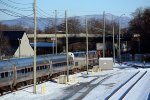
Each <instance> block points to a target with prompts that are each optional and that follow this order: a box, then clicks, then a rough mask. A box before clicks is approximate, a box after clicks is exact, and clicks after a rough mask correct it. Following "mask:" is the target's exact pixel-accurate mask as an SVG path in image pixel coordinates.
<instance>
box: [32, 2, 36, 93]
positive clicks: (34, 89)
mask: <svg viewBox="0 0 150 100" xmlns="http://www.w3.org/2000/svg"><path fill="white" fill-rule="evenodd" d="M33 69H34V71H33V72H34V73H33V74H34V76H33V77H34V87H33V93H34V94H36V0H34V68H33Z"/></svg>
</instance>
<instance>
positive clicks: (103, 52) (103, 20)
mask: <svg viewBox="0 0 150 100" xmlns="http://www.w3.org/2000/svg"><path fill="white" fill-rule="evenodd" d="M103 57H105V11H104V12H103Z"/></svg>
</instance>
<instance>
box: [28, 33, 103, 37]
mask: <svg viewBox="0 0 150 100" xmlns="http://www.w3.org/2000/svg"><path fill="white" fill-rule="evenodd" d="M27 36H28V38H33V37H34V34H27ZM56 36H57V37H58V38H65V37H66V34H56ZM54 37H55V34H37V38H54ZM68 37H77V38H82V37H86V33H80V34H68ZM88 37H91V38H94V37H95V38H97V37H103V35H102V34H88Z"/></svg>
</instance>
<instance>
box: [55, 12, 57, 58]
mask: <svg viewBox="0 0 150 100" xmlns="http://www.w3.org/2000/svg"><path fill="white" fill-rule="evenodd" d="M55 54H56V55H57V10H55Z"/></svg>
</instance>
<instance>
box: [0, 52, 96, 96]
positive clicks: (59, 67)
mask: <svg viewBox="0 0 150 100" xmlns="http://www.w3.org/2000/svg"><path fill="white" fill-rule="evenodd" d="M81 54H85V53H81ZM81 54H80V53H77V52H76V53H75V55H74V54H73V53H71V52H70V53H69V54H68V57H69V70H73V69H77V68H78V67H80V68H81V67H83V66H84V65H85V63H84V64H82V65H83V66H80V63H79V61H77V60H75V57H76V56H77V55H78V56H83V55H81ZM89 55H93V56H92V57H93V60H96V59H95V58H94V57H96V53H94V52H91V53H90V52H89ZM90 59H92V58H90ZM90 59H89V61H91V60H90ZM66 61H67V59H66V54H58V55H50V54H49V55H40V56H37V67H36V70H37V82H42V81H43V80H48V79H50V77H51V76H53V75H56V74H57V73H61V72H66V70H67V67H66V65H67V62H66ZM81 62H83V61H81ZM84 62H85V61H84ZM92 63H93V61H92ZM32 83H33V57H28V58H13V59H8V60H2V61H0V93H1V94H3V92H4V91H5V90H7V91H8V90H10V91H13V90H14V89H17V88H18V87H20V86H24V85H27V84H32Z"/></svg>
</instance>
